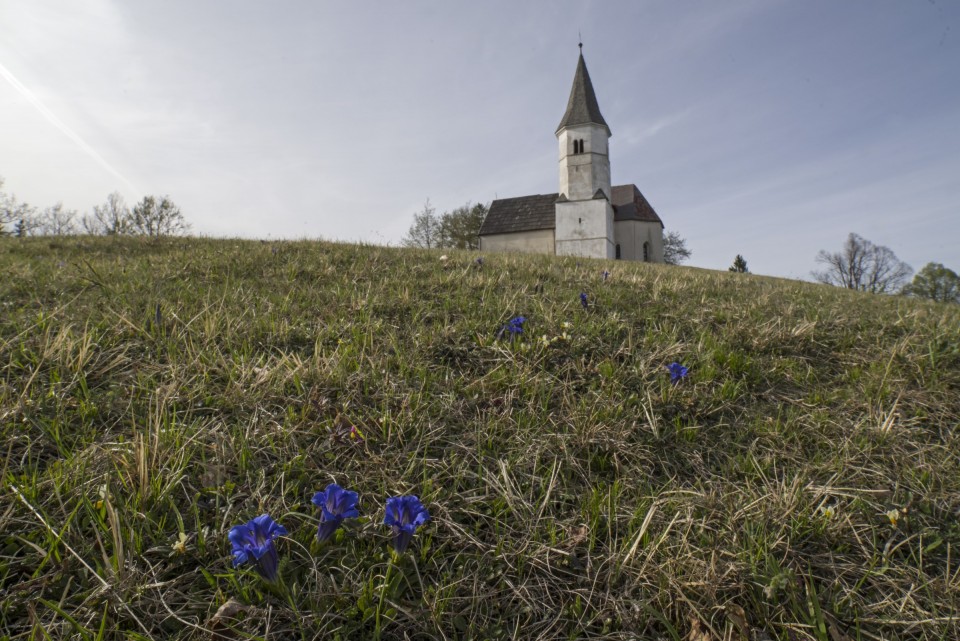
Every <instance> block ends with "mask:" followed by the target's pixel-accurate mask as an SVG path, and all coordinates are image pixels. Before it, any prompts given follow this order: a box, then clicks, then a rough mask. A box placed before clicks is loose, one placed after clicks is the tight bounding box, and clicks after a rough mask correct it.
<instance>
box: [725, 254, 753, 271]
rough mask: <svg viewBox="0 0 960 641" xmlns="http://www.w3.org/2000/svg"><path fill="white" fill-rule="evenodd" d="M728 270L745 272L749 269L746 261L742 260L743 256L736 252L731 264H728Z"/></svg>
mask: <svg viewBox="0 0 960 641" xmlns="http://www.w3.org/2000/svg"><path fill="white" fill-rule="evenodd" d="M730 271H732V272H736V273H738V274H746V273H747V272H749V271H750V270H749V269H747V261H746V260H744V258H743V256H741V255H740V254H737V257H736V258H734V259H733V264H732V265H730Z"/></svg>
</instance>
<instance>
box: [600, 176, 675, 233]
mask: <svg viewBox="0 0 960 641" xmlns="http://www.w3.org/2000/svg"><path fill="white" fill-rule="evenodd" d="M612 191H613V201H612V202H613V209H614V215H613V219H614V220H639V221H641V222H645V223H660V226H661V227H662V226H663V221H662V220H660V216H657V212H655V211H654V210H653V207H651V206H650V203H648V202H647V199H646V198H644V197H643V194H641V193H640V190H639V189H637V186H636V185H617V186H616V187H614V188H613V189H612Z"/></svg>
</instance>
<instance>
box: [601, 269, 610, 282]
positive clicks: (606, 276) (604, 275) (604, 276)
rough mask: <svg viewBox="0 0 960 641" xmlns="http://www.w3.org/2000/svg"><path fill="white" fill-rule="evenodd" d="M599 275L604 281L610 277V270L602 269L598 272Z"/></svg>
mask: <svg viewBox="0 0 960 641" xmlns="http://www.w3.org/2000/svg"><path fill="white" fill-rule="evenodd" d="M600 276H602V277H603V280H604V282H606V280H607V279H608V278H610V272H608V271H607V270H603V271H602V272H600Z"/></svg>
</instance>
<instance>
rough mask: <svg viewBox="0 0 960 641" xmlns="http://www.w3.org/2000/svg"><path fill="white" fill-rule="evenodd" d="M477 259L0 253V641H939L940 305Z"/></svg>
mask: <svg viewBox="0 0 960 641" xmlns="http://www.w3.org/2000/svg"><path fill="white" fill-rule="evenodd" d="M476 256H477V255H476V254H466V253H462V254H461V253H455V252H454V253H451V254H450V258H449V260H447V261H441V260H440V255H439V253H436V252H418V251H410V250H398V249H389V248H380V247H357V246H349V245H336V244H327V243H313V242H298V243H269V244H268V243H260V242H245V241H214V240H170V241H164V242H158V243H151V242H143V241H140V240H136V239H117V240H110V239H75V240H65V241H56V242H51V241H49V240H45V239H31V240H27V241H26V242H21V241H18V240H15V239H0V274H2V277H0V368H2V370H0V447H2V449H3V451H4V453H5V456H4V459H3V503H2V505H0V539H2V546H3V547H2V554H0V590H2V591H0V619H2V625H0V636H3V635H9V637H10V638H12V639H44V638H54V639H58V638H76V639H100V638H125V639H147V638H149V639H172V638H183V639H202V638H210V634H209V632H208V629H213V630H214V631H216V632H217V633H218V634H220V635H221V636H220V638H234V637H233V634H234V632H233V631H232V630H231V629H230V627H229V626H233V627H235V628H236V630H238V631H239V632H238V633H237V636H236V637H235V638H270V639H286V638H296V639H301V638H302V639H328V638H341V639H366V638H372V637H374V636H375V635H376V634H378V633H379V634H380V635H381V636H382V638H385V639H394V638H397V639H399V638H406V639H511V638H524V639H579V638H591V639H636V638H650V639H661V638H662V639H685V640H688V641H719V640H720V639H731V640H732V639H750V640H760V639H783V640H787V639H819V640H822V641H845V640H848V639H881V638H884V639H930V640H932V639H957V638H960V620H958V619H957V618H956V617H957V616H958V613H960V525H958V513H960V454H958V453H960V433H958V423H960V307H958V306H952V307H950V306H945V305H935V304H928V303H924V302H918V301H912V300H906V299H901V298H894V297H880V296H868V295H860V294H856V293H852V292H847V291H841V290H837V289H832V288H828V287H824V286H817V285H812V284H804V283H797V282H790V281H781V280H776V279H770V278H762V277H755V276H749V275H737V274H727V273H714V272H707V271H701V270H695V269H684V268H669V267H664V266H656V265H644V264H624V263H621V262H616V263H614V262H602V261H593V260H579V261H577V260H574V259H556V258H551V257H521V256H514V255H495V254H490V255H486V256H484V262H483V264H482V265H477V264H476V263H475V262H474V259H475V258H476ZM604 269H607V270H609V271H610V272H611V274H610V276H609V279H607V280H606V281H604V279H603V278H602V277H601V272H602V270H604ZM581 292H584V293H586V294H587V295H588V301H589V308H588V309H583V308H582V307H581V305H580V300H579V294H580V293H581ZM517 315H523V316H525V317H527V318H528V321H527V323H526V325H525V327H524V332H523V334H522V336H521V338H520V339H519V340H516V341H512V340H509V339H507V340H499V341H498V340H496V335H497V333H498V330H499V328H500V327H501V326H502V325H503V324H504V323H506V322H507V321H508V320H509V319H511V318H512V317H514V316H517ZM564 323H569V324H570V325H569V326H564ZM564 334H566V337H564ZM543 337H546V338H545V339H544V338H543ZM674 361H678V362H680V363H682V364H684V365H686V366H688V367H689V370H690V373H689V375H688V377H687V378H686V379H683V380H682V381H681V382H680V383H679V384H678V385H676V386H674V385H671V383H670V378H669V375H668V373H667V370H666V366H667V365H668V364H670V363H671V362H674ZM354 428H356V429H354ZM334 481H335V482H337V483H339V484H340V485H342V486H344V487H346V488H350V489H354V490H356V491H358V492H359V494H360V506H359V507H360V513H361V518H360V519H358V520H354V521H348V522H347V523H346V527H345V528H344V529H343V530H341V531H340V532H339V533H338V534H337V535H336V537H335V539H333V540H331V541H328V542H326V543H319V542H317V540H316V532H317V525H318V522H319V518H320V513H319V511H318V509H317V508H316V507H315V506H314V505H313V504H312V503H311V502H310V498H311V496H312V495H313V493H314V492H316V491H317V490H320V489H322V488H324V487H325V486H326V485H327V484H328V483H330V482H334ZM405 493H410V494H417V495H419V496H420V498H421V499H422V500H423V502H424V504H425V505H426V506H427V508H428V509H429V511H430V514H431V516H432V519H431V521H430V522H429V523H427V524H426V525H425V526H424V527H422V528H421V529H420V530H419V532H418V533H417V535H416V536H415V537H414V540H413V543H412V544H411V546H410V549H409V550H408V551H407V553H406V554H405V555H403V556H401V557H398V558H396V559H394V558H393V557H392V555H391V547H390V540H391V537H390V532H389V530H388V529H387V528H386V527H385V526H384V525H383V524H382V521H383V516H384V501H385V498H386V497H387V496H393V495H398V494H405ZM262 513H269V514H270V515H271V516H272V517H273V518H275V519H276V520H277V521H278V522H280V523H281V524H283V525H284V526H285V527H286V529H287V530H288V532H289V535H288V536H286V537H283V538H282V539H280V540H279V542H278V549H279V553H280V558H281V572H280V573H281V580H280V581H279V582H277V583H276V584H270V583H268V582H266V581H264V580H262V579H261V578H260V577H259V576H258V575H257V574H256V573H254V572H253V571H251V570H250V569H249V568H248V567H245V566H242V567H240V568H237V569H234V568H232V566H231V556H230V544H229V543H228V541H227V532H228V530H229V529H230V527H231V526H233V525H236V524H240V523H244V522H246V521H248V520H250V519H252V518H253V517H255V516H257V515H259V514H262ZM231 599H232V600H233V601H232V602H230V605H229V606H228V607H226V608H225V609H224V611H222V612H221V614H220V615H219V616H217V615H216V613H217V611H218V609H219V608H220V607H221V606H223V605H224V604H226V603H228V601H230V600H231ZM231 612H232V613H233V614H234V615H235V616H234V617H233V618H230V617H228V614H230V613H231ZM244 635H253V636H252V637H251V636H244Z"/></svg>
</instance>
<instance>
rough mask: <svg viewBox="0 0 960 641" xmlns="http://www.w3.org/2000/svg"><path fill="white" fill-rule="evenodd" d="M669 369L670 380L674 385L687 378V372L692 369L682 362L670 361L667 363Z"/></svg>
mask: <svg viewBox="0 0 960 641" xmlns="http://www.w3.org/2000/svg"><path fill="white" fill-rule="evenodd" d="M667 369H668V370H670V382H671V383H673V384H674V385H676V384H677V383H679V382H680V379H681V378H685V377H686V376H687V372H689V371H690V370H689V369H687V368H686V367H684V366H683V365H681V364H680V363H670V364H669V365H667Z"/></svg>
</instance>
